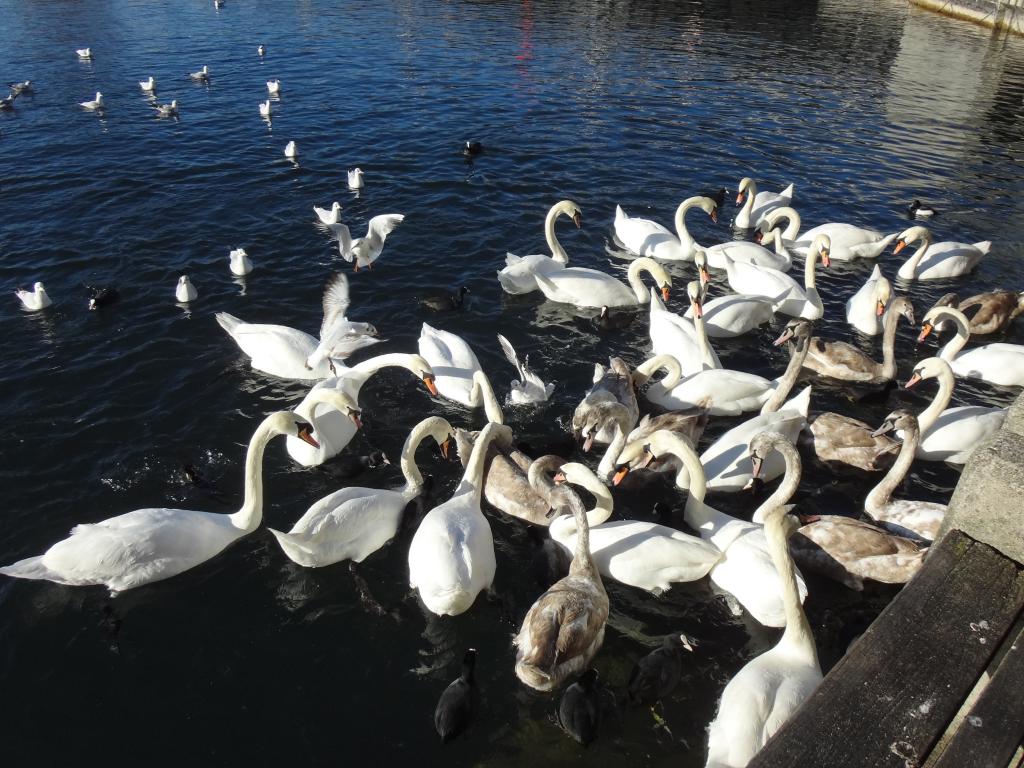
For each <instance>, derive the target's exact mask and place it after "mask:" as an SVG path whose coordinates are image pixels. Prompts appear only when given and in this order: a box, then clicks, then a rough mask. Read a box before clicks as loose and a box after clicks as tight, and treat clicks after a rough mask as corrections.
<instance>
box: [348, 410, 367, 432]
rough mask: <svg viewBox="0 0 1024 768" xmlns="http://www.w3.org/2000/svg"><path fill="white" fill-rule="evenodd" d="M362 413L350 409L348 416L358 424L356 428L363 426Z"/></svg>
mask: <svg viewBox="0 0 1024 768" xmlns="http://www.w3.org/2000/svg"><path fill="white" fill-rule="evenodd" d="M361 415H362V414H361V413H359V411H353V410H349V412H348V417H349V418H350V419H352V423H353V424H355V425H356V429H362V428H363V420H362V419H361V418H359V417H360V416H361Z"/></svg>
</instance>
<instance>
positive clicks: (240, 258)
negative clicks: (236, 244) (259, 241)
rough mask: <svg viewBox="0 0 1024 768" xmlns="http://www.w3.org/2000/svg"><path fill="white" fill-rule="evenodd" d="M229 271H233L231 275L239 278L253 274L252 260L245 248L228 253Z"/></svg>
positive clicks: (234, 249)
mask: <svg viewBox="0 0 1024 768" xmlns="http://www.w3.org/2000/svg"><path fill="white" fill-rule="evenodd" d="M228 269H230V270H231V274H233V275H237V276H238V277H244V276H245V275H248V274H249V273H250V272H252V269H253V267H252V260H251V259H250V258H249V254H247V253H246V252H245V249H244V248H232V249H231V250H230V251H229V252H228Z"/></svg>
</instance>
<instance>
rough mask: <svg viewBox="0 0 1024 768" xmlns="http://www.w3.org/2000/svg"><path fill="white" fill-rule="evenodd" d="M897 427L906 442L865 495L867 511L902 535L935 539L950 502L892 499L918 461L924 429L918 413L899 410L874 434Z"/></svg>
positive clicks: (865, 510)
mask: <svg viewBox="0 0 1024 768" xmlns="http://www.w3.org/2000/svg"><path fill="white" fill-rule="evenodd" d="M893 430H900V431H902V432H903V444H902V445H901V446H900V453H899V455H898V456H897V457H896V461H895V462H894V463H893V465H892V467H890V468H889V471H888V472H887V473H886V475H885V477H883V478H882V481H881V482H880V483H879V484H878V485H876V486H875V487H874V488H872V489H871V492H870V493H869V494H868V495H867V498H865V499H864V512H865V513H866V514H867V515H869V516H870V517H871V518H872V519H873V520H875V521H877V522H879V523H881V524H882V525H883V526H885V527H886V528H888V529H889V530H891V531H893V532H894V533H897V534H899V535H900V536H908V535H909V536H918V537H920V538H923V539H927V540H928V541H934V540H935V537H936V536H937V535H938V533H939V527H940V526H941V525H942V520H943V518H944V517H945V516H946V510H947V506H946V505H945V504H937V503H935V502H934V501H907V500H906V499H899V500H896V501H893V500H892V492H893V491H895V490H896V488H898V487H899V485H900V484H901V483H902V482H903V479H904V478H905V477H906V476H907V471H908V470H909V469H910V465H911V464H912V463H913V462H914V454H915V453H917V446H918V443H920V441H921V430H920V428H919V427H918V423H917V417H915V416H914V414H912V413H910V411H904V410H902V409H901V410H896V411H893V412H892V413H890V414H889V415H888V416H886V417H885V421H884V422H882V426H880V427H879V428H878V429H876V430H875V431H874V432H872V433H871V434H872V436H878V435H884V434H885V433H887V432H892V431H893Z"/></svg>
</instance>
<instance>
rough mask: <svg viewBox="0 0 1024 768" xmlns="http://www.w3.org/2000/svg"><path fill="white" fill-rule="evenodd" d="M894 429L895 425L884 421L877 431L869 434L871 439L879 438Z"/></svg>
mask: <svg viewBox="0 0 1024 768" xmlns="http://www.w3.org/2000/svg"><path fill="white" fill-rule="evenodd" d="M895 428H896V425H895V424H893V423H892V422H891V421H885V422H883V423H882V426H880V427H879V428H878V429H876V430H875V431H874V432H872V433H871V436H872V437H881V436H882V435H884V434H885V433H886V432H892V431H893V430H894V429H895Z"/></svg>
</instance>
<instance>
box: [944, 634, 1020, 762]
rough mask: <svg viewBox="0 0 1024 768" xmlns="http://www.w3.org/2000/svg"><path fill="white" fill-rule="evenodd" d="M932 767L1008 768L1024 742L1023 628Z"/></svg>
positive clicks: (1010, 644)
mask: <svg viewBox="0 0 1024 768" xmlns="http://www.w3.org/2000/svg"><path fill="white" fill-rule="evenodd" d="M1007 645H1008V647H1007V650H1006V655H1005V656H1004V657H1003V659H1002V660H1001V661H1000V662H999V666H998V667H997V668H996V673H995V674H994V675H993V676H992V679H991V680H990V681H989V683H988V685H987V686H986V687H985V689H984V690H983V691H982V692H981V696H980V697H979V698H978V701H977V702H976V703H975V705H974V706H973V707H971V710H970V712H968V713H967V717H966V718H964V721H963V723H962V724H961V725H960V728H959V729H958V730H957V732H956V735H955V736H953V739H952V741H950V742H949V745H948V746H947V747H946V749H945V750H944V751H943V752H942V755H940V757H939V759H938V760H936V761H935V763H934V764H933V768H963V766H970V768H1006V766H1007V765H1009V763H1010V760H1011V758H1012V757H1013V753H1014V752H1016V751H1017V747H1018V746H1020V744H1021V740H1022V739H1024V629H1022V630H1020V631H1019V632H1018V633H1017V635H1016V637H1015V638H1013V640H1012V641H1011V642H1009V643H1008V644H1007Z"/></svg>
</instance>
